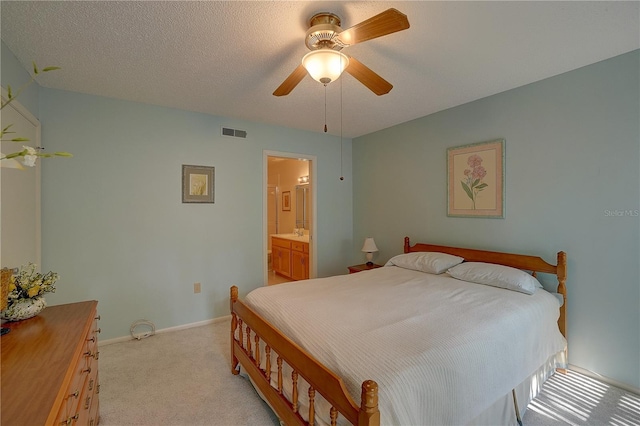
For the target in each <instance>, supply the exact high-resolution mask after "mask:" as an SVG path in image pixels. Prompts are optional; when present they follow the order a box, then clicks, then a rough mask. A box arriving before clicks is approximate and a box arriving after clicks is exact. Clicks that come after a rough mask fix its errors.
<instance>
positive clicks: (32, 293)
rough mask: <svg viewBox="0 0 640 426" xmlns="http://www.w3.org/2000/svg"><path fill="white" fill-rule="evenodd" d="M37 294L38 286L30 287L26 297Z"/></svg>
mask: <svg viewBox="0 0 640 426" xmlns="http://www.w3.org/2000/svg"><path fill="white" fill-rule="evenodd" d="M39 292H40V286H39V285H37V286H34V287H31V288H30V289H29V290H28V291H27V295H28V296H29V297H33V296H37V295H38V293H39Z"/></svg>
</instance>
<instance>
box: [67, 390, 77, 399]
mask: <svg viewBox="0 0 640 426" xmlns="http://www.w3.org/2000/svg"><path fill="white" fill-rule="evenodd" d="M78 395H80V392H79V391H75V392H74V393H70V394H69V396H68V397H67V398H71V397H74V398H78Z"/></svg>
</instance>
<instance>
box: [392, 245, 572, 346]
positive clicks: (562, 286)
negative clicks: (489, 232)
mask: <svg viewBox="0 0 640 426" xmlns="http://www.w3.org/2000/svg"><path fill="white" fill-rule="evenodd" d="M416 251H437V252H441V253H448V254H453V255H455V256H460V257H463V258H464V260H465V261H467V262H487V263H496V264H498V265H505V266H510V267H512V268H517V269H522V270H525V271H531V272H532V274H533V275H534V276H535V275H536V272H544V273H547V274H554V275H556V276H557V278H558V289H557V290H556V291H557V292H558V293H559V294H561V295H562V298H563V299H564V303H563V304H562V306H561V307H560V318H558V327H559V328H560V332H561V333H562V335H563V336H564V337H565V338H566V337H567V334H566V316H565V315H566V308H567V289H566V281H567V254H566V253H565V252H563V251H560V252H558V253H557V264H556V265H552V264H550V263H548V262H546V261H545V260H544V259H542V258H541V257H538V256H528V255H524V254H514V253H501V252H497V251H486V250H477V249H468V248H461V247H448V246H439V245H434V244H424V243H417V244H415V245H413V246H412V245H411V242H410V241H409V237H405V238H404V252H405V253H411V252H416Z"/></svg>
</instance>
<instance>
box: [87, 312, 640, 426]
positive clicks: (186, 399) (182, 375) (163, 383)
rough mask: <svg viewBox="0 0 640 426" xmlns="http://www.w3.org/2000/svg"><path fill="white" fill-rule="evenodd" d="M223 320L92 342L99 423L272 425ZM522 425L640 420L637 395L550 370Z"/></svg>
mask: <svg viewBox="0 0 640 426" xmlns="http://www.w3.org/2000/svg"><path fill="white" fill-rule="evenodd" d="M229 360H230V353H229V323H228V321H222V322H217V323H214V324H210V325H205V326H200V327H194V328H190V329H186V330H180V331H173V332H169V333H161V334H157V335H155V336H152V337H149V338H147V339H143V340H140V341H138V340H131V341H128V342H122V343H115V344H111V345H105V346H101V347H100V358H99V362H100V425H101V426H124V425H148V426H191V425H220V426H244V425H252V426H253V425H256V426H262V425H265V426H273V425H279V422H278V420H277V418H276V417H275V416H274V414H273V413H272V411H271V410H270V409H269V407H268V406H267V405H266V404H265V403H264V402H263V401H262V399H260V397H259V396H258V395H257V394H256V393H255V391H254V390H253V387H252V386H251V384H250V383H249V381H248V380H247V379H245V378H244V377H240V376H234V375H232V374H231V372H230V367H229V365H230V361H229ZM523 423H524V425H525V426H564V425H594V426H595V425H597V426H600V425H612V426H637V425H640V397H638V395H635V394H632V393H629V392H625V391H623V390H620V389H617V388H615V387H612V386H609V385H606V384H603V383H602V382H599V381H596V380H593V379H590V378H588V377H586V376H583V375H580V374H578V373H575V372H571V371H570V372H569V374H568V375H566V376H563V375H560V374H556V375H554V376H553V377H552V378H551V379H549V380H548V381H547V383H545V385H544V388H543V391H542V393H541V394H540V395H539V396H538V398H536V399H535V400H534V401H533V402H532V403H531V404H530V405H529V408H528V410H527V412H526V414H525V416H524V418H523Z"/></svg>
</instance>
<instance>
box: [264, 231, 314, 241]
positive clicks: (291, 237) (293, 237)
mask: <svg viewBox="0 0 640 426" xmlns="http://www.w3.org/2000/svg"><path fill="white" fill-rule="evenodd" d="M271 236H272V237H276V238H284V239H285V240H292V241H299V242H304V243H308V242H309V235H308V234H307V235H303V236H299V235H296V234H294V233H291V234H272V235H271Z"/></svg>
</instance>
